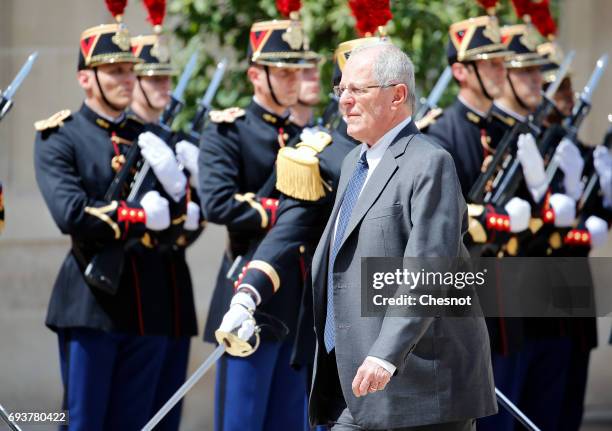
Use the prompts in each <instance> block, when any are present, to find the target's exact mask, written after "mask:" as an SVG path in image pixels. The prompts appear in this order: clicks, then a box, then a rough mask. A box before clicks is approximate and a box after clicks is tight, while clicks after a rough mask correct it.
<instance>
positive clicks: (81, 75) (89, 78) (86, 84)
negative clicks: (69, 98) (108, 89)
mask: <svg viewBox="0 0 612 431" xmlns="http://www.w3.org/2000/svg"><path fill="white" fill-rule="evenodd" d="M93 80H94V76H93V72H92V71H91V70H79V71H78V72H77V81H79V85H80V86H81V88H82V89H83V90H85V91H88V90H91V89H92V85H93Z"/></svg>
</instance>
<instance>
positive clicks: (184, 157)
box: [176, 140, 200, 189]
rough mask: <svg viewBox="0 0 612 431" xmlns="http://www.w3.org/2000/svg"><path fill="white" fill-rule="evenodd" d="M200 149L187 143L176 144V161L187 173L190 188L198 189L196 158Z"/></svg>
mask: <svg viewBox="0 0 612 431" xmlns="http://www.w3.org/2000/svg"><path fill="white" fill-rule="evenodd" d="M199 156H200V149H199V148H198V147H196V146H195V145H193V144H192V143H191V142H189V141H185V140H183V141H180V142H179V143H178V144H176V159H177V160H178V161H179V163H180V164H181V165H183V166H185V169H187V170H188V171H189V174H190V177H189V184H191V187H193V188H195V189H197V188H198V172H199V170H198V157H199Z"/></svg>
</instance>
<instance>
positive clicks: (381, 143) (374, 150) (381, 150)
mask: <svg viewBox="0 0 612 431" xmlns="http://www.w3.org/2000/svg"><path fill="white" fill-rule="evenodd" d="M411 121H412V117H411V116H408V117H406V119H405V120H404V121H402V122H401V123H399V124H398V125H397V126H395V127H394V128H393V129H391V130H389V131H388V132H387V133H385V134H384V135H383V136H382V138H380V139H379V140H378V141H377V142H376V143H375V144H374V145H372V146H371V147H369V146H368V144H366V143H362V144H361V152H360V153H359V157H361V156H362V155H363V153H364V151H367V154H366V159H367V160H368V171H369V173H371V172H373V171H374V169H376V166H378V163H379V162H380V160H381V159H382V157H383V154H385V151H387V148H389V145H391V143H392V142H393V140H394V139H395V137H396V136H397V134H398V133H399V132H401V131H402V129H403V128H404V127H406V126H407V125H408V123H410V122H411Z"/></svg>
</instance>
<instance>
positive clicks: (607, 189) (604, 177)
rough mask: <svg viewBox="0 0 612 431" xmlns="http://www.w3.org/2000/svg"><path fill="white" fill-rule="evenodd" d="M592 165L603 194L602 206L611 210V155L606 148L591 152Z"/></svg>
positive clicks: (600, 147)
mask: <svg viewBox="0 0 612 431" xmlns="http://www.w3.org/2000/svg"><path fill="white" fill-rule="evenodd" d="M593 165H594V166H595V170H596V171H597V175H599V186H600V187H601V192H602V193H603V196H604V199H603V204H604V206H605V207H606V208H611V209H612V155H610V152H609V151H608V149H607V148H606V147H602V146H598V147H597V148H595V151H593Z"/></svg>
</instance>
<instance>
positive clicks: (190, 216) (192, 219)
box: [183, 202, 200, 230]
mask: <svg viewBox="0 0 612 431" xmlns="http://www.w3.org/2000/svg"><path fill="white" fill-rule="evenodd" d="M199 226H200V206H199V205H198V204H196V203H195V202H187V219H186V220H185V224H184V225H183V227H184V228H185V229H186V230H197V229H198V227H199Z"/></svg>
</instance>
